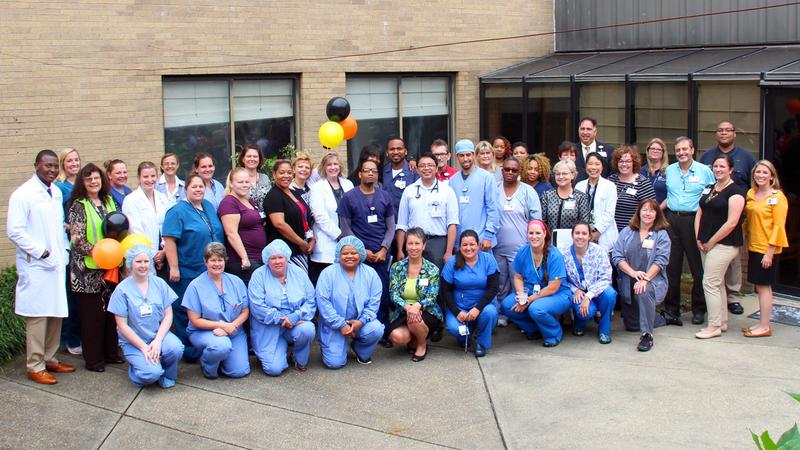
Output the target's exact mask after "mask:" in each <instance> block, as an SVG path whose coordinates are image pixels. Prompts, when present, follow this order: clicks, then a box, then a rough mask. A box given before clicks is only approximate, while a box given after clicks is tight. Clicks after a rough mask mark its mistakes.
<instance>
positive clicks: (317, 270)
mask: <svg viewBox="0 0 800 450" xmlns="http://www.w3.org/2000/svg"><path fill="white" fill-rule="evenodd" d="M328 266H330V264H329V263H320V262H314V261H311V260H309V261H308V278H309V279H310V280H311V284H313V285H314V286H315V287H316V286H317V280H319V275H320V274H321V273H322V271H323V270H325V268H326V267H328Z"/></svg>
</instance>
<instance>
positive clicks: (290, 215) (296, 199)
mask: <svg viewBox="0 0 800 450" xmlns="http://www.w3.org/2000/svg"><path fill="white" fill-rule="evenodd" d="M293 177H294V173H293V171H292V163H291V161H289V160H286V159H279V160H277V161H275V164H273V165H272V178H273V179H274V180H275V185H274V186H272V189H270V191H269V192H268V193H267V196H266V197H264V213H265V214H266V215H267V220H266V230H267V244H269V243H270V242H272V241H274V240H275V239H283V240H284V241H286V243H287V244H289V248H290V249H291V250H292V258H291V260H290V261H291V262H292V263H293V264H296V265H298V266H300V267H301V268H302V269H303V270H305V271H308V255H309V254H310V253H311V250H313V249H314V243H315V241H314V233H313V232H312V229H313V228H312V227H313V226H314V216H312V215H311V208H309V207H308V204H307V203H306V202H305V200H303V198H302V197H301V196H298V195H295V194H294V193H293V192H292V190H291V189H290V186H291V184H292V180H293Z"/></svg>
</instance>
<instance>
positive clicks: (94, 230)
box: [77, 195, 117, 269]
mask: <svg viewBox="0 0 800 450" xmlns="http://www.w3.org/2000/svg"><path fill="white" fill-rule="evenodd" d="M77 202H78V203H80V204H81V205H83V210H84V211H85V212H86V240H87V241H89V243H90V244H92V245H94V244H95V243H96V242H97V241H99V240H101V239H103V219H101V218H100V214H98V212H97V209H95V207H94V204H93V203H92V202H91V200H89V199H88V198H82V199H80V200H77ZM105 208H106V214H108V213H111V212H114V211H116V210H117V205H116V203H114V200H113V199H112V198H111V196H110V195H109V196H108V197H107V198H106V203H105ZM83 263H84V264H86V268H87V269H99V267H97V264H95V262H94V258H92V255H88V256H84V257H83Z"/></svg>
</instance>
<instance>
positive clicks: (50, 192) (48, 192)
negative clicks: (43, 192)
mask: <svg viewBox="0 0 800 450" xmlns="http://www.w3.org/2000/svg"><path fill="white" fill-rule="evenodd" d="M47 195H49V196H50V198H53V191H51V190H50V188H49V187H48V188H47Z"/></svg>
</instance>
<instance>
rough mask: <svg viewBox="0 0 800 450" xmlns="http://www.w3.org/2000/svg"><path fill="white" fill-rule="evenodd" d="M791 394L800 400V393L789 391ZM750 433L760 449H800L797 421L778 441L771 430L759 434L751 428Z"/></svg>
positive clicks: (799, 432) (799, 433)
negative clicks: (770, 433)
mask: <svg viewBox="0 0 800 450" xmlns="http://www.w3.org/2000/svg"><path fill="white" fill-rule="evenodd" d="M787 394H789V396H791V397H792V398H793V399H795V400H797V401H798V402H800V394H792V393H789V392H787ZM750 435H751V436H753V441H754V442H755V443H756V446H757V447H758V449H759V450H799V449H800V431H798V429H797V423H795V424H794V426H793V427H792V428H789V430H788V431H786V432H785V433H783V434H782V435H781V438H780V439H778V442H777V443H775V441H773V440H772V438H771V437H770V436H769V432H767V431H764V432H763V433H761V436H760V438H759V436H758V435H757V434H755V433H753V431H752V430H750Z"/></svg>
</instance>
